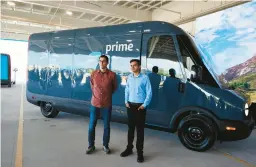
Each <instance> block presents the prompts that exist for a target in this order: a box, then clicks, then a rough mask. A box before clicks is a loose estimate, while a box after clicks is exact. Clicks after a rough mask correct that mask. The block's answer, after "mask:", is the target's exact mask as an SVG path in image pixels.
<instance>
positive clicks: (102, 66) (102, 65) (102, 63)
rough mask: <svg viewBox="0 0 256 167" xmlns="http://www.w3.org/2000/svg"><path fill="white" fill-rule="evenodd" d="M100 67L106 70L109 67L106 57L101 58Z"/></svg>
mask: <svg viewBox="0 0 256 167" xmlns="http://www.w3.org/2000/svg"><path fill="white" fill-rule="evenodd" d="M99 65H100V68H101V69H106V68H107V66H108V62H107V60H106V59H105V58H104V57H101V58H100V60H99Z"/></svg>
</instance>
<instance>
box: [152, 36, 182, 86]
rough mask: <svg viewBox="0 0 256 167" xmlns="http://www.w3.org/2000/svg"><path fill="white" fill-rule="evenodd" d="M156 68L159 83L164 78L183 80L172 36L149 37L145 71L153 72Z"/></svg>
mask: <svg viewBox="0 0 256 167" xmlns="http://www.w3.org/2000/svg"><path fill="white" fill-rule="evenodd" d="M155 67H158V74H159V75H161V83H160V85H162V83H163V82H164V81H165V79H166V77H170V76H174V77H175V78H179V79H181V78H183V75H182V71H181V68H180V64H179V61H178V57H177V53H176V50H175V45H174V41H173V38H172V36H168V35H162V36H154V37H151V38H150V39H149V41H148V50H147V69H148V70H150V71H154V70H153V68H155Z"/></svg>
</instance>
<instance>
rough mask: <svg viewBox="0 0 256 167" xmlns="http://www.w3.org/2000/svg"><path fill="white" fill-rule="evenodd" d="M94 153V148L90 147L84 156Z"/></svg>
mask: <svg viewBox="0 0 256 167" xmlns="http://www.w3.org/2000/svg"><path fill="white" fill-rule="evenodd" d="M94 151H95V146H92V147H89V148H88V149H87V150H86V154H91V153H93V152H94Z"/></svg>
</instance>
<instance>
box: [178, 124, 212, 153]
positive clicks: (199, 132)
mask: <svg viewBox="0 0 256 167" xmlns="http://www.w3.org/2000/svg"><path fill="white" fill-rule="evenodd" d="M211 137H212V132H211V130H210V128H209V127H208V126H206V125H205V124H204V123H203V122H201V121H199V120H197V121H191V122H188V123H187V124H186V125H185V126H184V130H183V132H182V138H183V141H184V142H185V143H186V144H187V145H188V146H189V147H190V148H194V149H198V148H203V147H205V146H206V145H207V144H209V141H210V139H211Z"/></svg>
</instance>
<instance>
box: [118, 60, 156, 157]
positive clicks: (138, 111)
mask: <svg viewBox="0 0 256 167" xmlns="http://www.w3.org/2000/svg"><path fill="white" fill-rule="evenodd" d="M130 65H131V70H132V72H133V74H131V75H129V76H128V79H127V83H126V87H125V105H126V107H127V115H128V128H129V129H128V145H127V148H126V150H125V151H124V152H122V153H121V157H126V156H128V155H130V154H132V149H133V140H134V131H135V127H136V130H137V142H136V149H137V153H138V158H137V161H138V162H143V161H144V157H143V145H144V125H145V119H146V108H147V107H148V105H149V103H150V101H151V98H152V88H151V84H150V80H149V78H148V76H147V75H144V74H141V73H140V71H141V63H140V60H137V59H133V60H131V61H130Z"/></svg>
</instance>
